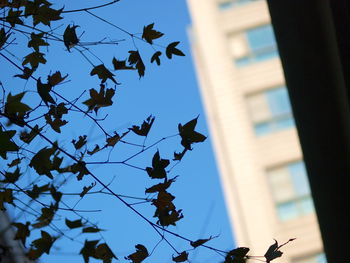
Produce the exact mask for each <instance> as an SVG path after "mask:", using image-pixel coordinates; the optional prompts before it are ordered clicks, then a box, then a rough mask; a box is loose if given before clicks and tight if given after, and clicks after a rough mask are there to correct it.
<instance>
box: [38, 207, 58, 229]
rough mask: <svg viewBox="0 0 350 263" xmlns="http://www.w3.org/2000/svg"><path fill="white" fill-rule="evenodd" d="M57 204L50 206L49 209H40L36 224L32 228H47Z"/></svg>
mask: <svg viewBox="0 0 350 263" xmlns="http://www.w3.org/2000/svg"><path fill="white" fill-rule="evenodd" d="M57 208H58V206H57V204H56V205H53V204H51V205H50V206H49V207H43V208H41V215H40V216H39V217H38V218H37V219H36V223H35V224H33V225H32V226H33V227H34V228H42V227H45V226H48V225H49V224H50V223H51V221H52V220H53V218H54V216H55V212H56V211H57Z"/></svg>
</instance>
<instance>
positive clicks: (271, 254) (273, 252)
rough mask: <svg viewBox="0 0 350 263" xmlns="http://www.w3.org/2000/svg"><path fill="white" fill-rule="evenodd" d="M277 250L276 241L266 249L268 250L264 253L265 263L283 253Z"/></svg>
mask: <svg viewBox="0 0 350 263" xmlns="http://www.w3.org/2000/svg"><path fill="white" fill-rule="evenodd" d="M278 249H279V246H278V242H277V240H275V243H273V244H272V245H271V246H270V247H269V248H268V250H267V251H266V253H265V255H264V257H265V258H266V262H267V263H269V262H270V261H272V260H274V259H276V258H279V257H281V256H282V254H283V252H281V251H279V250H278Z"/></svg>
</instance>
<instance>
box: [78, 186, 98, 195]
mask: <svg viewBox="0 0 350 263" xmlns="http://www.w3.org/2000/svg"><path fill="white" fill-rule="evenodd" d="M95 185H96V183H91V185H89V186H84V187H83V191H82V192H81V193H80V195H79V196H80V197H81V198H83V197H84V196H85V195H86V194H87V193H88V192H89V191H90V190H91V189H92V188H93V187H94V186H95Z"/></svg>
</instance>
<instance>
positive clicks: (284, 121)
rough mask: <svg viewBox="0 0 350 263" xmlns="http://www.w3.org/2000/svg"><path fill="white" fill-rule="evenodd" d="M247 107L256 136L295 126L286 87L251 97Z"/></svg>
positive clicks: (248, 99)
mask: <svg viewBox="0 0 350 263" xmlns="http://www.w3.org/2000/svg"><path fill="white" fill-rule="evenodd" d="M247 106H248V110H249V114H250V117H251V119H252V122H253V125H254V130H255V133H256V135H259V136H261V135H265V134H268V133H271V132H274V131H279V130H283V129H288V128H291V127H294V126H295V123H294V119H293V114H292V112H291V106H290V103H289V98H288V94H287V90H286V87H279V88H274V89H269V90H265V91H262V92H260V93H258V94H254V95H250V96H248V98H247Z"/></svg>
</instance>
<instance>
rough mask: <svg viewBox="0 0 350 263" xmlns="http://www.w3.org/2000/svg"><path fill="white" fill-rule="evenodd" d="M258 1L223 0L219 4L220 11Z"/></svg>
mask: <svg viewBox="0 0 350 263" xmlns="http://www.w3.org/2000/svg"><path fill="white" fill-rule="evenodd" d="M254 1H257V0H221V1H220V2H219V3H218V6H219V9H220V10H226V9H230V8H233V7H236V6H240V5H244V4H247V3H251V2H254Z"/></svg>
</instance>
